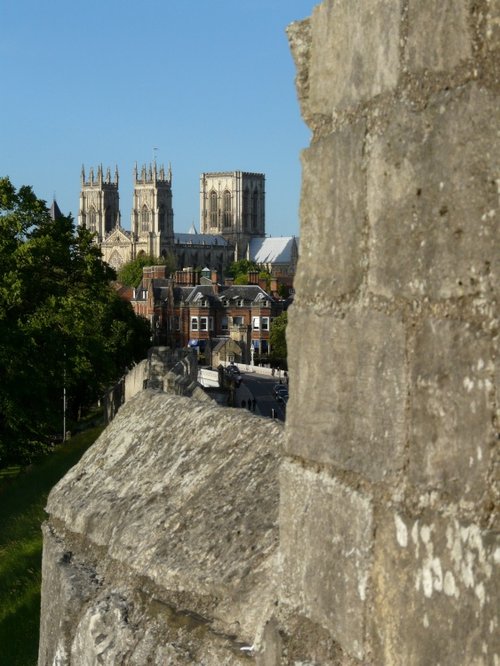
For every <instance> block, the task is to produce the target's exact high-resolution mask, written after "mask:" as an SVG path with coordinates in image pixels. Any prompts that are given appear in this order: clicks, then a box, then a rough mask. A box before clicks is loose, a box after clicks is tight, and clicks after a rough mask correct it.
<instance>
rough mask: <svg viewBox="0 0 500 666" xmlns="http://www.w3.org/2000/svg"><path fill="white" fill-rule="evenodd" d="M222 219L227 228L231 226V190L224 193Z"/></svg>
mask: <svg viewBox="0 0 500 666" xmlns="http://www.w3.org/2000/svg"><path fill="white" fill-rule="evenodd" d="M222 219H223V223H224V226H225V227H230V226H231V222H232V220H231V192H229V190H226V191H225V192H224V199H223V218H222Z"/></svg>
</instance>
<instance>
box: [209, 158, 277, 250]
mask: <svg viewBox="0 0 500 666" xmlns="http://www.w3.org/2000/svg"><path fill="white" fill-rule="evenodd" d="M265 180H266V179H265V176H264V174H262V173H249V172H246V171H215V172H210V173H202V174H201V176H200V229H201V231H202V233H207V234H216V235H220V236H222V237H224V238H225V239H226V240H228V241H229V242H230V243H231V244H232V245H233V246H234V248H235V258H236V260H238V259H244V258H246V254H247V248H248V243H249V241H250V239H251V238H254V237H264V236H265V235H266V215H265V201H266V192H265Z"/></svg>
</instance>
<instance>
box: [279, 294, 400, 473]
mask: <svg viewBox="0 0 500 666" xmlns="http://www.w3.org/2000/svg"><path fill="white" fill-rule="evenodd" d="M289 317H290V326H289V333H288V336H289V337H288V341H289V345H290V359H291V372H292V376H293V377H294V383H293V387H292V388H293V390H292V393H291V399H290V403H289V409H288V415H287V434H288V437H287V443H286V447H287V450H288V452H289V453H292V454H296V455H299V456H303V457H304V458H307V459H309V460H315V461H319V462H326V463H333V464H334V465H336V466H338V467H341V468H344V469H348V470H353V471H356V472H359V473H361V474H363V475H365V476H366V477H368V478H370V479H372V480H376V481H380V480H383V479H385V480H388V479H390V478H391V477H392V476H393V475H394V474H395V473H396V472H397V471H398V470H400V469H401V467H402V465H403V449H404V441H405V398H406V370H405V332H404V326H403V323H402V321H401V318H400V317H399V316H398V315H387V314H384V313H382V312H377V311H365V312H359V311H357V310H355V311H351V312H348V313H347V315H346V316H345V317H344V318H341V317H339V316H335V315H333V314H330V315H326V314H322V315H321V316H317V315H316V314H314V312H311V311H309V310H303V309H301V308H299V307H294V308H292V309H291V310H290V313H289ZM304 340H307V349H308V357H307V361H308V362H307V363H304V362H303V359H302V356H301V353H300V349H303V344H304ZM299 364H300V372H299V368H298V365H299Z"/></svg>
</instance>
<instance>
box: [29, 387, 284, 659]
mask: <svg viewBox="0 0 500 666" xmlns="http://www.w3.org/2000/svg"><path fill="white" fill-rule="evenodd" d="M283 433H284V428H283V425H282V424H279V423H277V422H276V421H273V420H270V419H263V418H260V417H257V416H255V415H253V414H251V413H249V412H247V410H235V409H227V408H221V407H217V406H216V405H215V403H213V402H209V403H203V402H200V401H198V400H194V399H192V398H185V397H179V396H175V395H167V394H166V393H163V392H160V391H157V390H156V391H153V390H150V389H146V390H144V391H141V392H140V393H138V394H137V395H136V396H135V397H134V398H132V399H131V400H130V401H128V402H127V403H125V404H124V405H123V406H122V407H121V408H120V410H119V411H118V413H117V415H116V417H115V419H114V420H113V421H112V422H111V423H110V424H109V425H108V427H107V428H106V430H105V431H104V432H103V434H102V435H101V437H100V438H99V439H98V441H97V442H96V443H95V444H94V445H93V446H92V447H91V448H90V449H89V450H88V451H87V453H86V454H85V455H84V456H83V458H82V459H81V460H80V462H79V463H78V464H77V465H76V466H75V467H73V469H71V470H70V472H69V473H68V474H67V475H66V476H65V477H64V479H63V480H62V481H60V482H59V484H58V485H57V486H56V487H55V488H54V489H53V490H52V492H51V494H50V497H49V500H48V505H47V511H48V513H49V520H48V521H47V523H46V525H45V526H44V552H43V585H42V608H41V627H40V648H39V661H38V663H39V664H40V665H43V666H48V665H51V666H52V665H53V664H58V665H59V666H63V665H65V664H73V665H75V666H76V665H81V664H89V665H90V664H92V665H93V664H109V665H115V664H135V665H136V666H143V665H144V664H156V665H158V666H160V665H161V666H163V665H164V664H186V665H188V664H189V665H191V664H206V665H212V666H223V665H224V664H227V665H228V666H230V665H232V664H240V663H248V659H249V658H250V657H249V656H248V655H249V654H251V653H252V651H251V650H250V649H249V648H251V647H252V644H253V641H254V640H255V639H256V637H257V639H258V637H259V634H260V632H261V629H262V624H263V623H262V619H263V618H266V617H268V616H269V615H270V609H271V608H272V607H273V606H274V603H275V602H276V598H277V591H276V580H275V575H274V570H275V560H276V555H277V547H278V504H279V497H278V469H279V462H280V457H281V453H282V439H283Z"/></svg>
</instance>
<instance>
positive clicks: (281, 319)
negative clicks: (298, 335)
mask: <svg viewBox="0 0 500 666" xmlns="http://www.w3.org/2000/svg"><path fill="white" fill-rule="evenodd" d="M287 324H288V313H287V312H286V311H285V312H282V313H281V314H280V315H279V316H278V317H276V318H275V319H274V320H273V322H272V324H271V330H270V331H269V340H270V342H271V358H272V359H273V361H274V362H276V363H277V364H280V365H281V366H282V367H283V368H284V367H285V365H286V360H287V347H286V327H287Z"/></svg>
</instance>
